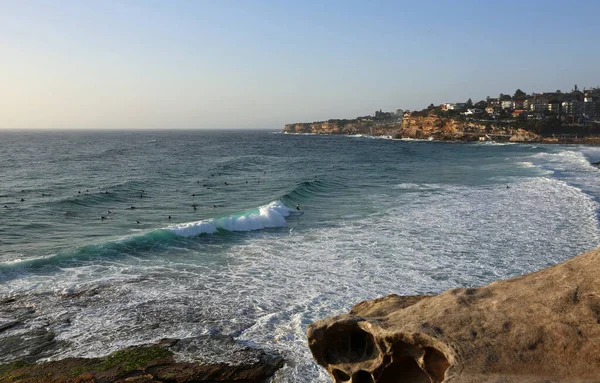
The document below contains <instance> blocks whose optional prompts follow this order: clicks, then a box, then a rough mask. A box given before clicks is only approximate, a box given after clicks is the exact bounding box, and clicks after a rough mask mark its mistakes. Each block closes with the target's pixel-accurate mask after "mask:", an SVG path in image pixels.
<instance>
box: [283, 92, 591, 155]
mask: <svg viewBox="0 0 600 383" xmlns="http://www.w3.org/2000/svg"><path fill="white" fill-rule="evenodd" d="M599 116H600V88H592V89H589V90H587V91H586V90H584V91H583V92H582V91H579V90H578V89H577V86H575V87H574V89H573V90H572V91H571V92H570V93H562V92H560V91H559V90H557V91H556V92H551V93H533V94H531V95H527V94H526V93H525V92H523V91H521V90H520V89H517V90H516V91H515V94H514V96H509V95H504V94H500V96H499V97H498V98H490V97H487V99H486V100H482V101H479V102H476V103H473V102H472V101H471V99H469V100H468V101H467V102H466V103H445V104H441V105H438V106H435V105H433V104H431V105H429V106H428V107H427V108H426V109H423V110H421V111H413V112H411V111H404V110H402V109H398V110H396V112H383V111H381V110H379V111H377V112H375V113H374V114H373V115H369V116H363V117H357V118H354V119H331V120H327V121H316V122H309V123H306V122H299V123H292V124H286V125H285V127H284V129H283V132H284V133H312V134H342V135H356V134H362V135H370V136H390V137H392V138H397V139H401V138H411V139H429V140H440V141H498V142H506V141H510V142H539V143H548V144H555V143H558V144H590V145H599V144H600V120H598V117H599Z"/></svg>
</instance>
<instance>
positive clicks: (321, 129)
mask: <svg viewBox="0 0 600 383" xmlns="http://www.w3.org/2000/svg"><path fill="white" fill-rule="evenodd" d="M283 132H284V133H310V134H341V135H355V134H363V135H371V136H389V137H392V138H395V139H402V138H410V139H431V140H439V141H500V142H505V141H506V142H539V143H548V144H591V145H598V144H600V137H595V136H590V137H576V136H575V135H572V136H569V135H562V136H542V135H539V134H536V133H533V132H531V131H528V130H525V129H522V128H519V127H517V126H516V125H511V124H510V123H507V122H492V121H476V120H465V119H458V118H453V117H443V116H439V115H435V114H431V115H411V116H407V117H405V118H404V119H403V120H402V122H394V121H372V120H361V119H355V120H329V121H321V122H313V123H295V124H287V125H285V127H284V129H283Z"/></svg>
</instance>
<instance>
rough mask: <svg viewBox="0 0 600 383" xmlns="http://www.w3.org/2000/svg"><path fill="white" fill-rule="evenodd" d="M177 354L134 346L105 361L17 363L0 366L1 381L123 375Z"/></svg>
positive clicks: (156, 348) (100, 359) (156, 346)
mask: <svg viewBox="0 0 600 383" xmlns="http://www.w3.org/2000/svg"><path fill="white" fill-rule="evenodd" d="M172 355H173V353H172V352H171V351H169V350H168V349H166V348H164V347H161V346H159V345H153V346H140V347H132V348H128V349H125V350H120V351H117V352H115V353H113V354H111V355H109V356H107V357H105V358H97V359H79V358H73V359H65V360H61V361H56V362H48V363H42V364H30V363H26V362H22V361H17V362H13V363H9V364H5V365H1V366H0V382H5V381H6V382H14V381H18V380H22V379H33V380H40V381H43V380H44V379H43V378H45V377H48V376H52V375H54V376H64V375H67V376H70V377H72V378H73V377H76V376H79V375H81V374H84V373H90V372H94V371H106V370H110V369H112V368H118V369H119V374H123V373H127V372H131V371H134V370H137V369H142V368H144V367H146V366H147V365H148V364H149V363H151V362H153V361H156V360H161V359H164V358H168V357H171V356H172Z"/></svg>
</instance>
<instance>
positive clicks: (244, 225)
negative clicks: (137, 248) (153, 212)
mask: <svg viewBox="0 0 600 383" xmlns="http://www.w3.org/2000/svg"><path fill="white" fill-rule="evenodd" d="M289 215H290V209H289V208H288V207H287V206H285V205H284V204H283V203H282V202H281V201H273V202H271V203H269V204H268V205H265V206H261V207H259V208H258V209H253V210H249V211H247V212H244V213H242V214H236V215H230V216H227V217H222V218H211V219H206V220H202V221H196V222H189V223H182V224H178V225H173V226H169V227H167V229H166V230H169V231H171V232H173V233H175V234H176V235H178V236H180V237H194V236H197V235H200V234H213V233H216V232H217V231H218V230H226V231H252V230H260V229H265V228H270V227H284V226H286V225H287V222H286V220H285V217H287V216H289Z"/></svg>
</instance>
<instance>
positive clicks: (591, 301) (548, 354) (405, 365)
mask: <svg viewBox="0 0 600 383" xmlns="http://www.w3.org/2000/svg"><path fill="white" fill-rule="evenodd" d="M307 336H308V342H309V347H310V349H311V351H312V353H313V356H314V358H315V360H316V361H317V362H318V363H319V364H320V365H322V366H324V367H325V368H326V369H327V371H328V372H329V373H330V375H331V376H332V378H333V380H334V382H336V383H338V382H352V383H358V382H360V383H365V382H371V383H375V382H377V383H388V382H417V383H420V382H422V383H441V382H445V383H446V382H453V383H470V382H473V383H475V382H540V383H541V382H553V383H554V382H597V381H598V377H600V358H599V357H598V349H599V347H600V249H597V250H593V251H590V252H587V253H584V254H582V255H579V256H577V257H575V258H573V259H571V260H569V261H567V262H564V263H562V264H559V265H556V266H553V267H550V268H548V269H545V270H542V271H539V272H536V273H533V274H529V275H525V276H520V277H516V278H513V279H509V280H506V281H500V282H494V283H492V284H490V285H488V286H485V287H481V288H469V289H453V290H449V291H446V292H444V293H442V294H440V295H438V296H409V297H401V296H397V295H391V296H388V297H384V298H380V299H375V300H373V301H367V302H362V303H359V304H358V305H356V306H355V307H354V308H352V310H351V311H350V313H349V314H347V315H340V316H335V317H332V318H328V319H325V320H321V321H318V322H316V323H313V324H311V325H310V326H309V327H308V329H307Z"/></svg>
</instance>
